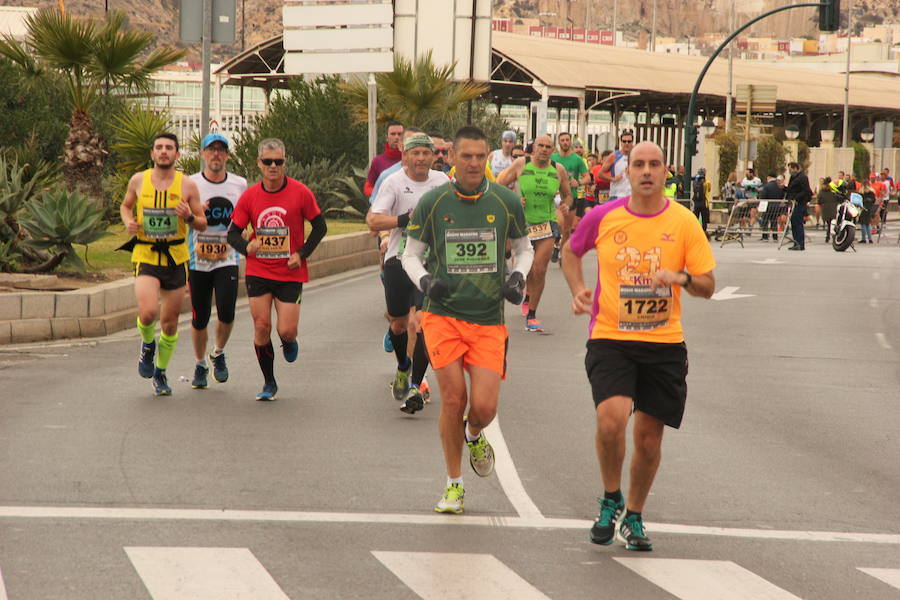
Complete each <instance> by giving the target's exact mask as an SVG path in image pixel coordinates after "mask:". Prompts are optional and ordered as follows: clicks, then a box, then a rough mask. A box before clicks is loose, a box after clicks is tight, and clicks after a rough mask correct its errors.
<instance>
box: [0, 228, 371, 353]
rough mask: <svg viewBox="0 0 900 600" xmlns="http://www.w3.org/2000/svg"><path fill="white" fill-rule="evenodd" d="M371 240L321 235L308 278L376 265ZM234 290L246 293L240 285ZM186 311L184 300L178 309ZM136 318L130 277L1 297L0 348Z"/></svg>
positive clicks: (102, 331) (119, 326)
mask: <svg viewBox="0 0 900 600" xmlns="http://www.w3.org/2000/svg"><path fill="white" fill-rule="evenodd" d="M376 239H377V238H373V237H372V236H371V235H370V234H369V233H368V232H365V231H361V232H358V233H346V234H343V235H336V236H328V237H326V238H325V239H323V240H322V243H321V244H319V247H318V248H317V249H316V252H315V254H313V257H312V259H310V261H309V276H310V279H311V280H315V279H318V278H320V277H326V276H328V275H334V274H336V273H342V272H344V271H350V270H352V269H358V268H361V267H366V266H369V265H376V264H378V261H379V254H378V246H377V244H376V243H375V240H376ZM243 267H244V265H243V263H242V264H241V271H242V272H243ZM238 289H239V294H240V295H242V296H243V295H245V294H246V289H245V287H244V285H243V284H241V285H240V286H239V288H238ZM190 308H191V304H190V298H189V297H187V296H185V302H184V306H183V307H182V310H183V311H185V312H187V311H190ZM136 316H137V309H136V308H135V302H134V281H133V280H132V279H131V278H128V279H121V280H119V281H112V282H109V283H104V284H102V285H98V286H93V287H89V288H83V289H80V290H72V291H68V292H31V291H27V292H26V291H22V292H12V293H4V294H0V344H11V343H26V342H37V341H43V340H52V339H63V338H77V337H98V336H104V335H109V334H111V333H115V332H116V331H121V330H123V329H126V328H128V327H134V321H135V318H136Z"/></svg>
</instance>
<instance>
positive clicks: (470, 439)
mask: <svg viewBox="0 0 900 600" xmlns="http://www.w3.org/2000/svg"><path fill="white" fill-rule="evenodd" d="M480 435H481V432H478V435H472V434H471V433H469V426H468V425H466V441H467V442H474V441H476V440H477V439H478V437H479V436H480Z"/></svg>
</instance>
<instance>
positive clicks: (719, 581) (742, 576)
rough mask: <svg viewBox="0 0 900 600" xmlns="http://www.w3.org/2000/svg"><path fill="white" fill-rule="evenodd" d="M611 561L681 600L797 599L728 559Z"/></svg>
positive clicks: (638, 559)
mask: <svg viewBox="0 0 900 600" xmlns="http://www.w3.org/2000/svg"><path fill="white" fill-rule="evenodd" d="M613 560H615V561H616V562H618V563H620V564H622V565H625V566H626V567H628V568H629V569H631V570H632V571H634V572H635V573H637V574H638V575H640V576H642V577H644V578H646V579H648V580H650V581H652V582H653V583H655V584H656V585H658V586H659V587H661V588H663V589H664V590H666V591H667V592H669V593H670V594H672V595H673V596H677V597H678V598H681V599H682V600H708V599H709V598H715V599H716V600H751V599H752V600H800V598H799V597H798V596H795V595H793V594H791V593H790V592H787V591H785V590H783V589H782V588H780V587H778V586H777V585H774V584H772V583H769V582H768V581H766V580H765V579H763V578H762V577H759V576H758V575H756V574H754V573H753V572H751V571H748V570H747V569H745V568H743V567H741V566H740V565H737V564H735V563H733V562H731V561H724V560H681V559H674V558H616V557H613Z"/></svg>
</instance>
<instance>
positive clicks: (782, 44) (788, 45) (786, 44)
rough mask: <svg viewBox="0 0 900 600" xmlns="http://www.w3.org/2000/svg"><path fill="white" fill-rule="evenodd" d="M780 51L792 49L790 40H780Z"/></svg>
mask: <svg viewBox="0 0 900 600" xmlns="http://www.w3.org/2000/svg"><path fill="white" fill-rule="evenodd" d="M778 51H779V52H790V51H791V43H790V42H778Z"/></svg>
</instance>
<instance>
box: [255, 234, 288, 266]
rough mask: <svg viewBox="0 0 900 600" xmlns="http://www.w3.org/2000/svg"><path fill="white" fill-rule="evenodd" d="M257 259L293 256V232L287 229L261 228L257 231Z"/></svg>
mask: <svg viewBox="0 0 900 600" xmlns="http://www.w3.org/2000/svg"><path fill="white" fill-rule="evenodd" d="M256 239H258V240H259V248H257V249H256V257H257V258H267V259H278V258H288V257H290V255H291V230H290V229H289V228H287V227H260V228H259V229H257V230H256Z"/></svg>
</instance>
